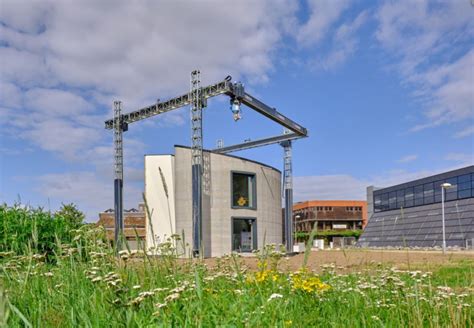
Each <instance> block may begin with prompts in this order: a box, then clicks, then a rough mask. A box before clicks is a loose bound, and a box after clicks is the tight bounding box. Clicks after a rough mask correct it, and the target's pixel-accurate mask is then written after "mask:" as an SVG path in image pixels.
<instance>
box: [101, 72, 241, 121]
mask: <svg viewBox="0 0 474 328" xmlns="http://www.w3.org/2000/svg"><path fill="white" fill-rule="evenodd" d="M231 86H232V83H231V82H230V81H228V80H227V79H226V80H224V81H221V82H219V83H216V84H212V85H209V86H207V87H204V88H202V91H201V94H202V96H203V97H204V98H206V99H207V98H210V97H215V96H218V95H220V94H223V93H228V92H230V90H231ZM190 103H191V95H190V94H189V93H186V94H183V95H181V96H178V97H174V98H171V99H169V100H167V101H164V102H158V103H156V104H153V105H151V106H148V107H144V108H141V109H138V110H136V111H133V112H130V113H127V114H123V115H122V120H123V123H127V124H128V123H133V122H137V121H140V120H143V119H145V118H148V117H152V116H155V115H159V114H162V113H166V112H169V111H171V110H173V109H178V108H181V107H184V106H187V105H189V104H190ZM113 127H114V120H113V119H111V120H107V121H105V128H106V129H108V130H111V129H113Z"/></svg>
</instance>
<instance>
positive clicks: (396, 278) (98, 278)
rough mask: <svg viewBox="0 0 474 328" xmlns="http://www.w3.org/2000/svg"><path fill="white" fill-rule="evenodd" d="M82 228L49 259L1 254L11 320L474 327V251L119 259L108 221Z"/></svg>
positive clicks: (167, 253)
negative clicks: (107, 236) (107, 239)
mask: <svg viewBox="0 0 474 328" xmlns="http://www.w3.org/2000/svg"><path fill="white" fill-rule="evenodd" d="M74 234H75V236H74V237H73V238H72V242H71V243H67V244H66V243H61V242H58V244H57V245H56V248H55V251H54V255H53V256H51V257H48V258H45V256H44V254H35V253H34V252H29V253H28V252H22V254H18V253H17V252H14V251H4V252H2V253H1V254H0V265H1V271H0V321H1V322H0V324H1V325H3V326H8V327H19V326H22V327H23V326H27V327H72V326H86V327H148V326H150V327H151V326H163V327H170V326H174V327H185V326H193V327H194V326H201V327H214V326H225V327H311V326H320V327H469V326H472V325H473V319H472V316H473V313H472V304H473V264H474V261H473V258H472V254H464V255H463V254H454V255H446V256H443V255H441V254H436V253H432V254H424V253H417V252H413V253H409V252H408V253H407V252H399V253H395V252H394V253H390V252H382V254H381V253H380V252H378V253H377V252H370V251H364V250H360V251H356V250H349V251H344V252H342V251H339V252H337V251H334V252H330V251H328V252H313V253H311V255H309V254H308V256H306V257H305V256H303V255H299V256H296V257H291V258H285V257H284V255H283V254H282V253H280V252H278V251H276V250H274V249H273V248H272V247H267V248H266V250H265V251H262V252H260V253H258V254H256V258H253V259H251V258H242V257H239V256H237V255H232V256H228V257H225V258H221V259H210V260H209V259H208V260H183V259H177V258H176V253H175V251H174V247H173V244H174V242H175V241H170V243H169V244H168V245H165V246H163V249H162V253H163V256H161V257H159V258H157V257H153V258H152V257H148V256H146V255H144V254H140V253H128V252H122V254H121V256H120V259H118V258H117V257H116V256H115V255H114V251H113V249H111V248H110V247H109V246H108V245H107V244H106V243H104V242H103V239H102V238H101V236H102V235H103V231H102V230H101V229H100V228H91V227H87V226H84V227H82V228H80V229H77V230H75V231H74ZM177 242H179V241H177ZM382 256H383V260H382ZM430 257H432V260H430ZM393 259H396V260H393ZM402 259H403V260H402ZM421 259H427V260H421Z"/></svg>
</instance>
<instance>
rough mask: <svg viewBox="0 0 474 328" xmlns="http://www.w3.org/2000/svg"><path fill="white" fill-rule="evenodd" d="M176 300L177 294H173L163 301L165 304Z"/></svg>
mask: <svg viewBox="0 0 474 328" xmlns="http://www.w3.org/2000/svg"><path fill="white" fill-rule="evenodd" d="M178 298H179V294H178V293H173V294H170V295H168V296H166V298H165V301H166V302H169V301H174V300H177V299H178Z"/></svg>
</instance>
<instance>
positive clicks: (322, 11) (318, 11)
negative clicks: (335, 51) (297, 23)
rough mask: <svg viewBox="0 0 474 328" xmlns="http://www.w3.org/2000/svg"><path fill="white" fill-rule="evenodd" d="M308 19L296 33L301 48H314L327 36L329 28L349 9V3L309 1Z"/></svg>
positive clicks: (323, 0)
mask: <svg viewBox="0 0 474 328" xmlns="http://www.w3.org/2000/svg"><path fill="white" fill-rule="evenodd" d="M308 4H309V9H310V12H311V13H310V17H309V19H308V21H307V22H306V23H305V24H303V25H302V26H301V27H300V28H299V29H298V31H297V34H296V39H297V41H298V43H299V44H301V45H303V46H314V45H315V44H317V43H319V42H321V41H322V40H323V39H324V37H325V36H326V35H327V32H328V31H329V30H330V28H331V26H332V25H333V24H334V23H335V22H336V21H337V20H338V19H339V18H340V16H341V14H342V12H343V11H344V10H345V9H347V8H348V7H349V4H350V2H349V1H343V0H309V1H308Z"/></svg>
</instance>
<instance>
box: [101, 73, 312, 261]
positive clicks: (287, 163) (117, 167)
mask: <svg viewBox="0 0 474 328" xmlns="http://www.w3.org/2000/svg"><path fill="white" fill-rule="evenodd" d="M231 80H232V78H231V77H230V76H228V77H226V78H225V79H224V80H223V81H220V82H218V83H215V84H211V85H208V86H206V87H201V73H200V71H199V70H195V71H193V72H192V73H191V83H190V84H191V85H190V91H189V92H187V93H185V94H182V95H180V96H177V97H174V98H171V99H169V100H166V101H164V102H160V101H158V102H157V103H155V104H152V105H150V106H147V107H143V108H140V109H138V110H135V111H132V112H129V113H126V114H122V103H121V102H120V101H115V102H114V117H113V119H109V120H107V121H105V128H106V129H109V130H114V149H115V155H114V156H115V161H114V192H115V195H114V201H115V204H114V208H115V243H116V246H117V249H120V248H121V247H122V245H121V241H122V239H123V228H124V223H123V132H125V131H127V130H128V124H130V123H133V122H137V121H141V120H143V119H146V118H150V117H153V116H156V115H160V114H163V113H166V112H169V111H171V110H175V109H178V108H181V107H184V106H188V105H190V106H191V172H192V222H193V245H192V251H193V255H194V256H200V255H201V254H200V253H201V248H202V247H201V241H202V220H203V218H202V193H203V129H202V110H203V108H204V107H206V104H207V99H208V98H211V97H216V96H219V95H226V96H228V97H229V98H230V102H231V106H232V111H233V112H234V119H236V120H238V119H240V106H241V105H245V106H247V107H249V108H251V109H253V110H254V111H256V112H257V113H259V114H261V115H263V116H265V117H267V118H269V119H270V120H272V121H274V122H276V123H278V124H280V125H281V126H283V127H284V128H286V129H287V130H288V131H287V132H285V133H284V134H283V135H278V136H274V137H268V138H263V139H259V140H255V141H249V142H245V143H242V144H237V145H231V146H227V147H219V148H218V149H216V150H214V151H215V152H217V153H228V152H233V151H239V150H243V149H248V148H253V147H260V146H266V145H270V144H275V143H279V144H280V145H281V146H282V147H283V148H284V174H283V185H284V191H285V242H286V247H287V251H288V252H291V251H292V245H293V231H292V230H293V227H292V206H293V183H292V167H291V160H292V159H291V142H292V140H296V139H299V138H304V137H307V136H308V131H307V130H306V129H305V128H304V127H302V126H301V125H299V124H297V123H296V122H294V121H293V120H291V119H289V118H288V117H286V116H285V115H283V114H281V113H279V112H278V111H277V110H276V109H275V108H272V107H270V106H268V105H266V104H265V103H263V102H261V101H260V100H258V99H257V98H255V97H253V96H252V95H250V94H248V93H246V92H245V89H244V86H243V84H242V83H240V82H236V83H232V82H231Z"/></svg>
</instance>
